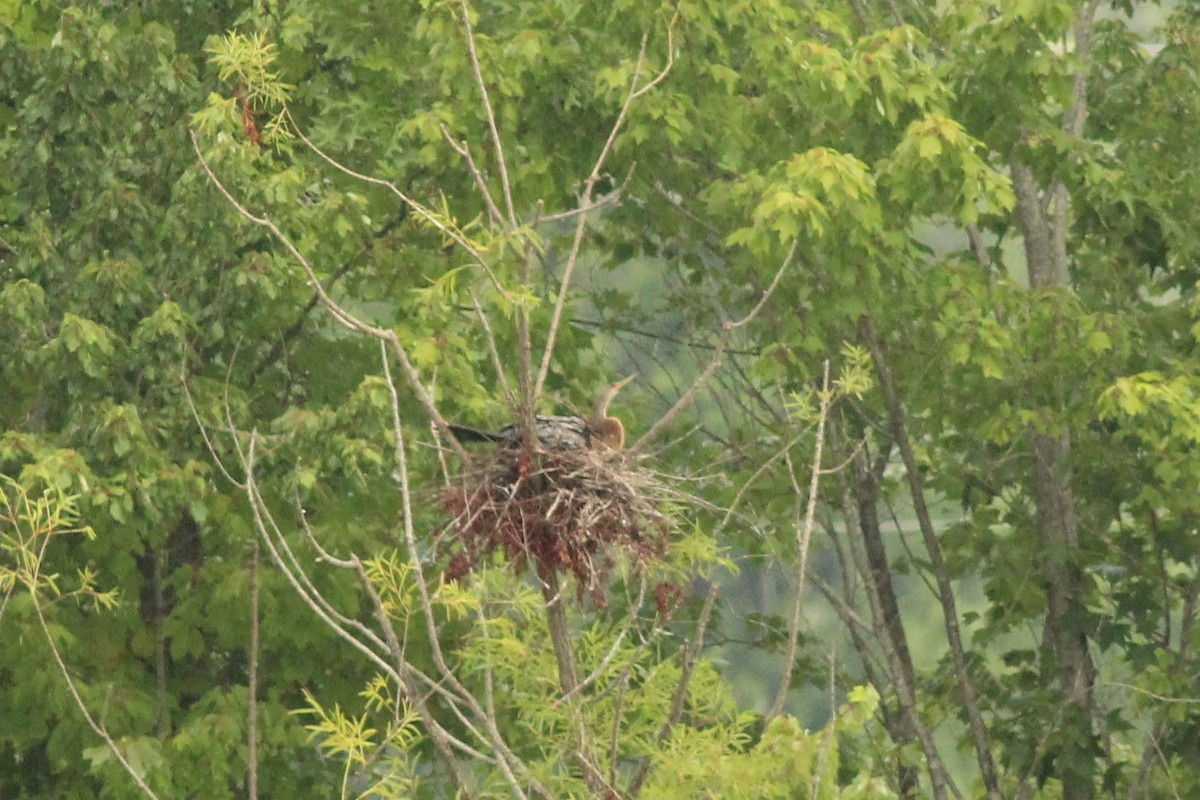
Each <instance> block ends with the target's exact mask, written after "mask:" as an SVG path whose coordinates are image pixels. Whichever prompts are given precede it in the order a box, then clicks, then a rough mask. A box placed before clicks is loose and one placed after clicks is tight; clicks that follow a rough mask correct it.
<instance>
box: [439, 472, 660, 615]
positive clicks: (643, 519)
mask: <svg viewBox="0 0 1200 800" xmlns="http://www.w3.org/2000/svg"><path fill="white" fill-rule="evenodd" d="M672 496H673V494H672V492H671V490H670V488H669V487H668V486H667V485H666V484H665V483H664V482H663V481H662V480H661V479H660V478H659V477H658V476H657V475H656V474H655V473H653V472H650V471H649V470H646V469H643V468H641V467H639V466H638V465H637V464H635V463H633V462H632V460H631V459H630V458H628V457H627V456H625V455H624V454H622V453H620V452H612V451H601V450H587V449H583V448H576V449H570V450H557V451H553V452H539V453H537V454H536V456H534V455H533V454H531V453H530V452H528V451H527V450H525V449H523V448H521V449H515V448H514V449H504V448H500V449H498V450H497V451H495V453H494V454H493V455H492V456H491V458H490V460H488V459H486V458H485V459H484V460H482V461H481V462H480V463H478V464H476V465H473V467H471V468H469V469H468V470H467V471H465V472H464V473H463V474H462V475H461V476H460V477H459V479H458V480H457V481H456V482H454V483H452V484H451V485H449V486H447V487H446V490H445V492H444V493H443V503H444V505H445V508H446V511H447V512H448V513H449V514H450V515H451V517H452V521H451V524H450V532H451V533H452V540H451V542H450V546H449V548H448V550H449V552H450V554H451V557H450V560H449V563H448V565H447V568H446V577H447V578H449V579H451V580H459V579H462V578H464V577H465V576H466V575H467V574H469V573H470V572H471V571H472V570H474V569H475V568H476V567H477V566H479V565H480V564H481V563H486V562H487V561H488V560H489V559H490V558H491V557H492V556H493V555H494V554H495V553H500V554H502V556H503V557H504V559H505V561H507V562H508V563H509V564H511V565H513V566H514V567H515V568H517V569H523V568H524V567H525V566H526V565H527V564H530V563H532V564H533V566H534V567H535V568H536V569H537V572H538V575H539V576H540V577H542V578H547V577H549V576H550V575H555V574H564V573H570V574H573V575H574V576H575V579H576V585H577V594H578V597H579V599H580V601H582V600H583V599H584V597H585V595H587V596H590V598H591V601H592V603H593V604H594V605H595V606H597V607H602V606H604V605H605V603H606V602H607V585H608V574H609V571H610V570H611V568H612V566H613V564H614V557H615V556H616V555H617V554H618V553H619V552H624V553H625V554H627V555H628V556H630V557H631V558H633V559H634V560H635V561H637V562H646V561H652V560H661V559H662V558H663V557H664V556H665V555H666V550H667V531H668V529H669V526H668V519H667V515H666V513H665V509H666V507H667V504H668V500H669V499H670V498H671V497H672Z"/></svg>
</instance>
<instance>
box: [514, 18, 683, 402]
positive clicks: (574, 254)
mask: <svg viewBox="0 0 1200 800" xmlns="http://www.w3.org/2000/svg"><path fill="white" fill-rule="evenodd" d="M678 19H679V13H678V12H676V13H675V16H673V17H672V18H671V22H670V23H669V24H668V25H667V63H666V66H664V67H663V68H662V70H661V71H660V72H659V73H658V74H657V75H656V76H655V77H654V78H653V79H652V80H650V81H649V82H648V83H646V84H645V85H644V86H642V87H640V88H639V87H638V76H639V73H640V72H641V68H642V64H643V63H644V62H645V59H646V43H647V42H648V40H649V36H648V35H647V36H643V37H642V45H641V49H640V50H639V51H638V57H637V62H636V64H635V66H634V69H633V78H632V80H631V82H630V85H629V92H628V94H627V95H626V97H625V102H624V103H622V104H621V110H620V111H619V112H618V113H617V119H616V121H615V122H613V125H612V128H611V129H610V130H609V132H608V138H607V139H606V140H605V142H604V146H603V147H602V148H600V155H599V156H597V158H596V162H595V164H593V165H592V171H591V174H589V175H588V177H587V180H586V181H585V182H584V187H583V193H582V196H581V198H580V201H579V208H580V214H579V216H578V218H577V219H576V221H575V236H574V238H573V239H572V241H571V250H570V253H568V255H567V263H566V265H565V266H564V267H563V277H562V282H561V285H560V286H559V290H558V297H557V298H556V299H555V301H554V313H553V314H552V315H551V317H550V330H549V333H548V334H547V335H546V348H545V350H544V351H543V353H542V364H541V367H540V368H539V369H538V376H537V382H536V383H535V384H534V392H533V393H534V396H535V397H536V396H539V395H541V393H542V387H543V386H545V384H546V376H547V375H548V374H549V372H550V360H551V358H552V356H553V355H554V344H555V341H556V340H557V336H558V328H559V325H560V324H562V317H563V308H564V307H565V305H566V300H567V292H568V290H569V289H570V287H571V278H572V276H573V274H574V272H575V266H576V265H577V264H578V263H579V253H580V250H581V248H582V245H583V235H584V232H585V231H586V229H587V210H588V209H590V208H592V207H593V204H592V193H593V192H594V191H595V189H596V181H598V180H599V179H600V175H601V173H602V172H603V170H604V164H605V162H607V161H608V156H609V154H610V153H611V152H612V148H613V144H614V143H615V142H616V140H617V134H618V133H619V132H620V130H621V127H622V126H623V125H624V124H625V119H626V117H627V116H628V115H629V108H630V106H631V105H633V101H634V100H636V99H637V98H639V97H641V96H642V95H643V94H645V93H646V92H648V91H650V90H651V89H653V88H654V87H655V86H657V85H658V84H659V83H661V82H662V81H663V80H664V79H665V78H666V77H667V75H668V74H669V73H670V71H671V69H672V67H673V66H674V65H675V45H674V31H675V22H676V20H678Z"/></svg>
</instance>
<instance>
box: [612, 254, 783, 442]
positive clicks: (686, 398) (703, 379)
mask: <svg viewBox="0 0 1200 800" xmlns="http://www.w3.org/2000/svg"><path fill="white" fill-rule="evenodd" d="M798 244H799V240H796V241H793V242H792V245H791V247H789V248H788V251H787V255H785V256H784V257H783V262H782V263H781V264H780V265H779V269H777V270H776V271H775V277H774V278H772V279H771V283H770V284H769V285H768V286H767V288H766V289H764V290H763V293H762V296H761V297H760V298H759V300H758V303H756V304H755V306H754V308H752V309H750V311H749V313H747V314H746V316H744V317H742V318H741V319H740V320H737V321H735V322H726V323H725V324H724V326H723V327H722V330H721V335H720V338H719V339H718V340H717V346H716V350H715V352H714V353H713V357H712V360H711V361H710V362H709V363H708V366H706V367H705V368H704V370H703V371H702V372H701V373H700V374H699V375H698V376H696V379H695V380H694V381H692V385H691V386H689V387H688V390H687V391H686V392H684V393H683V394H682V395H681V396H680V397H679V399H678V400H676V401H675V404H674V405H672V406H671V407H670V408H669V409H667V411H666V413H664V414H663V415H662V416H661V417H659V419H658V421H657V422H655V423H654V424H653V425H652V426H650V430H648V431H646V432H645V433H643V434H642V435H641V437H640V438H639V439H638V440H637V441H636V442H634V443H633V444H632V445H630V446H629V450H630V452H635V453H636V452H637V451H639V450H641V449H642V448H644V447H645V446H646V445H647V444H649V443H650V442H652V441H654V439H655V437H657V436H658V435H659V434H660V433H662V431H663V430H665V429H666V427H667V426H668V425H669V424H670V423H671V421H672V420H673V419H674V418H675V416H676V415H677V414H679V412H681V411H683V409H685V408H687V407H688V406H689V405H691V403H692V401H693V400H694V399H695V398H696V395H697V394H698V393H699V392H700V390H701V389H702V388H704V386H705V384H707V383H708V381H709V379H710V378H711V377H712V376H713V373H714V372H716V371H717V369H719V368H720V366H721V364H722V360H723V358H724V356H725V347H726V346H727V345H728V343H729V337H730V335H731V334H732V333H733V331H735V330H736V329H738V328H741V327H743V326H745V325H748V324H749V323H750V322H751V321H753V320H754V318H755V317H757V316H758V315H759V313H760V312H761V311H762V310H763V308H764V307H765V306H766V304H767V301H769V300H770V299H771V295H772V294H774V293H775V290H776V289H777V288H778V287H779V282H780V280H782V278H783V274H784V273H785V272H786V271H787V268H788V267H789V266H791V264H792V259H793V258H794V257H795V255H796V248H797V246H798Z"/></svg>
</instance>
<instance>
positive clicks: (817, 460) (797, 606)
mask: <svg viewBox="0 0 1200 800" xmlns="http://www.w3.org/2000/svg"><path fill="white" fill-rule="evenodd" d="M820 396H821V400H820V411H819V413H818V416H817V435H816V442H815V444H814V445H813V464H812V469H811V470H810V471H809V480H808V505H807V507H806V508H805V510H804V524H803V526H797V528H796V548H797V553H798V554H799V564H798V565H797V567H796V588H795V589H794V595H793V598H792V613H791V615H790V616H789V618H788V643H787V650H786V651H785V654H784V659H783V678H782V683H780V685H779V691H778V692H777V693H776V695H775V702H774V703H772V704H771V709H770V711H768V712H767V714H766V718H765V720H764V722H765V723H770V721H771V720H772V719H774V718H775V717H777V716H779V714H780V713H781V712H782V711H783V704H784V703H785V702H786V701H787V696H788V691H789V690H790V689H791V683H792V672H793V671H794V670H795V668H796V649H797V647H798V646H799V643H800V615H801V612H802V611H803V609H804V596H803V595H804V577H805V575H806V574H807V572H808V549H809V544H810V543H811V542H812V531H813V522H814V520H815V519H816V516H817V488H818V486H819V484H820V481H821V455H822V453H823V452H824V449H825V421H826V420H827V419H828V418H829V402H830V397H831V395H830V391H829V361H828V360H826V361H825V365H824V372H823V375H822V378H821V395H820ZM784 457H785V458H787V459H788V462H789V463H788V476H789V477H791V479H792V486H793V487H794V489H795V491H796V502H797V504H799V502H800V487H799V486H798V485H797V484H796V478H795V471H794V470H793V469H792V466H791V455H790V454H787V453H785V455H784Z"/></svg>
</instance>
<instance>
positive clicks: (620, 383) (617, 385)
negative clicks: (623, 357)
mask: <svg viewBox="0 0 1200 800" xmlns="http://www.w3.org/2000/svg"><path fill="white" fill-rule="evenodd" d="M636 377H637V373H636V372H635V373H633V374H632V375H629V376H626V377H624V378H621V380H619V381H617V382H616V383H614V384H613V385H612V388H613V391H614V392H619V391H621V390H622V389H624V388H625V387H626V386H628V385H629V384H630V383H632V382H633V379H634V378H636Z"/></svg>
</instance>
